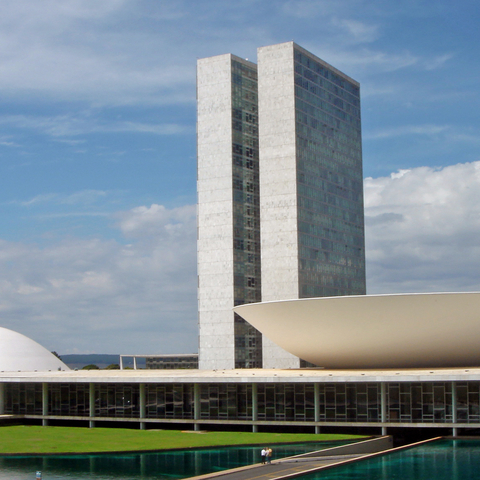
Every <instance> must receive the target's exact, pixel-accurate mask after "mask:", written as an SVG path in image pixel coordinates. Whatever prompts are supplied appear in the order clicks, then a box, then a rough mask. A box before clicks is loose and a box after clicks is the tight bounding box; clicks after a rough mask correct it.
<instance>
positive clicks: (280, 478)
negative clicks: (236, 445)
mask: <svg viewBox="0 0 480 480" xmlns="http://www.w3.org/2000/svg"><path fill="white" fill-rule="evenodd" d="M440 438H441V437H435V438H430V439H428V440H423V441H420V442H416V443H412V444H410V445H404V446H401V447H396V448H392V446H391V443H392V438H391V437H380V438H375V439H371V440H366V441H363V442H358V443H353V444H350V445H343V446H340V447H333V448H327V449H325V450H318V451H316V452H311V453H306V454H303V455H297V456H295V457H287V458H284V459H279V460H274V461H272V464H271V465H262V464H261V463H258V464H256V465H248V466H246V467H240V468H234V469H232V470H224V471H222V472H216V473H209V474H207V475H200V476H197V477H190V478H189V479H188V480H207V479H211V478H220V477H221V480H287V479H290V478H295V477H300V476H302V475H307V474H309V473H313V472H316V471H319V470H322V469H324V468H329V467H333V466H337V465H341V464H347V463H352V462H356V461H358V460H361V459H362V458H366V457H376V456H379V455H384V454H385V453H389V452H394V451H400V450H404V449H406V448H412V447H415V446H418V445H422V444H424V443H429V442H434V441H436V440H439V439H440Z"/></svg>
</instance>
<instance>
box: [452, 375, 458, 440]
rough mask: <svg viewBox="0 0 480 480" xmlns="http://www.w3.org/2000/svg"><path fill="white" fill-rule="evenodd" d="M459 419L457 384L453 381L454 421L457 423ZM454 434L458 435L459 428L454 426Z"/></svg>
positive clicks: (454, 423)
mask: <svg viewBox="0 0 480 480" xmlns="http://www.w3.org/2000/svg"><path fill="white" fill-rule="evenodd" d="M457 421H458V418H457V384H456V382H452V423H453V425H456V424H457ZM452 436H454V437H456V436H458V428H457V427H456V426H454V427H453V428H452Z"/></svg>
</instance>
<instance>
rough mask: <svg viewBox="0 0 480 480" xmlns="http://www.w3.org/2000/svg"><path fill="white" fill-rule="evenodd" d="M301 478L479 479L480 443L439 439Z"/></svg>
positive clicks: (342, 479)
mask: <svg viewBox="0 0 480 480" xmlns="http://www.w3.org/2000/svg"><path fill="white" fill-rule="evenodd" d="M301 478H302V480H340V479H341V480H354V479H355V480H359V479H368V480H392V479H399V480H472V479H480V441H476V440H471V441H469V440H439V441H436V442H432V443H430V444H426V445H423V446H420V447H414V448H410V449H408V450H404V451H401V452H396V453H392V454H389V455H384V456H382V457H377V458H372V459H370V460H363V461H360V462H358V463H354V464H351V465H345V466H343V467H336V468H332V469H330V470H325V471H324V472H319V473H316V474H311V475H305V476H303V477H301Z"/></svg>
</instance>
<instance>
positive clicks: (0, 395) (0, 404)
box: [0, 383, 5, 415]
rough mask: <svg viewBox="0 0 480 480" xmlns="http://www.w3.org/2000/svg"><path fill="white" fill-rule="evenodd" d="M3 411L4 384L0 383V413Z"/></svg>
mask: <svg viewBox="0 0 480 480" xmlns="http://www.w3.org/2000/svg"><path fill="white" fill-rule="evenodd" d="M4 413H5V384H4V383H0V415H3V414H4Z"/></svg>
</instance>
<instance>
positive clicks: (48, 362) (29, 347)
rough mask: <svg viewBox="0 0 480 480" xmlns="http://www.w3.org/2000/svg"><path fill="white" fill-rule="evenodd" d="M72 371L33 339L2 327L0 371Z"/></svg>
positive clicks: (0, 336) (0, 329) (0, 335)
mask: <svg viewBox="0 0 480 480" xmlns="http://www.w3.org/2000/svg"><path fill="white" fill-rule="evenodd" d="M59 369H60V370H70V369H69V368H68V367H67V366H66V365H65V364H64V363H63V362H62V361H61V360H60V359H58V358H57V357H56V356H55V355H53V354H52V353H51V352H49V351H48V350H47V349H46V348H44V347H42V346H41V345H40V344H39V343H37V342H35V341H33V340H32V339H31V338H28V337H26V336H25V335H22V334H21V333H18V332H14V331H13V330H9V329H8V328H3V327H0V371H3V372H18V371H22V372H33V371H35V370H36V371H38V372H48V371H49V370H52V371H54V370H59Z"/></svg>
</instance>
